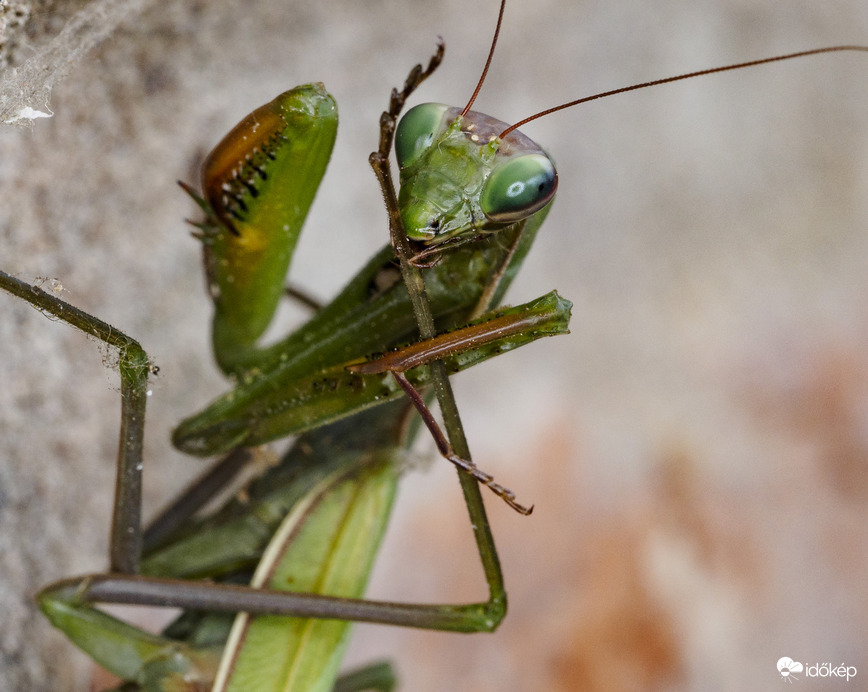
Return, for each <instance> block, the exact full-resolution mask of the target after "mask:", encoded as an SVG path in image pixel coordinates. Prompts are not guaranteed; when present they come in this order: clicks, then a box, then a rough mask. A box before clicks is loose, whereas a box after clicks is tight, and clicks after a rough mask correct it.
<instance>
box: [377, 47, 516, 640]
mask: <svg viewBox="0 0 868 692" xmlns="http://www.w3.org/2000/svg"><path fill="white" fill-rule="evenodd" d="M443 52H444V45H443V43H442V41H441V42H440V43H439V44H438V46H437V52H436V53H435V54H434V56H433V57H432V58H431V61H430V62H429V64H428V66H427V67H426V68H425V69H424V70H423V69H422V67H421V65H417V66H416V67H415V68H414V69H413V70H412V71H411V72H410V74H409V76H408V77H407V80H406V82H405V84H404V88H403V89H402V90H401V91H400V92H398V91H397V90H395V91H393V92H392V97H391V99H390V101H389V110H388V111H386V112H384V113H383V115H382V117H381V118H380V146H379V148H378V150H377V151H376V152H374V153H373V154H371V157H370V162H371V166H372V167H373V169H374V172H375V173H376V175H377V178H378V180H379V181H380V186H381V188H382V191H383V196H384V198H385V201H386V209H387V211H388V214H389V232H390V235H391V239H392V245H393V246H394V248H395V253H396V254H397V255H398V259H399V261H400V264H401V274H402V276H403V278H404V283H405V284H406V286H407V291H408V292H409V294H410V300H411V302H412V304H413V312H414V314H415V315H416V321H417V323H418V325H419V334H420V336H421V338H423V339H431V338H433V337H434V335H435V334H436V330H435V328H434V320H433V317H432V315H431V307H430V304H429V302H428V297H427V295H426V293H425V281H424V279H423V278H422V273H421V270H420V268H419V267H418V266H417V265H416V264H415V263H414V262H413V261H412V259H413V255H414V253H413V251H412V249H411V248H410V246H409V242H408V240H407V234H406V233H405V231H404V226H403V222H402V220H401V214H400V211H399V209H398V197H397V195H396V194H395V184H394V182H393V179H392V174H391V167H390V164H389V153H390V152H391V150H392V142H393V140H394V136H395V128H396V126H397V121H398V115H399V114H400V112H401V110H402V108H403V106H404V103H405V102H406V100H407V98H408V97H409V96H410V94H411V93H412V92H413V91H414V90H415V89H416V88H417V87H418V86H419V85H420V84H421V83H422V82H423V81H424V80H425V79H427V78H428V77H429V76H430V75H431V73H432V72H434V70H435V69H437V66H438V65H439V64H440V62H441V61H442V59H443ZM487 307H489V306H487V305H486V306H483V307H482V310H483V311H484V310H485V309H486V308H487ZM429 368H430V371H431V378H432V380H433V382H434V391H435V392H436V396H437V401H438V402H439V404H440V410H441V411H442V413H443V418H444V422H445V425H446V434H447V437H448V441H449V442H450V443H451V449H452V450H454V452H455V454H456V455H457V456H458V457H459V458H460V459H462V460H465V461H466V462H468V463H469V464H472V461H471V457H470V448H469V446H468V444H467V438H466V436H465V435H464V428H463V426H462V424H461V417H460V415H459V413H458V405H457V404H456V402H455V395H454V394H453V392H452V386H451V385H450V383H449V377H448V375H447V373H446V369H445V368H444V367H443V364H442V363H441V362H440V361H434V362H432V363H431V364H430V365H429ZM420 410H421V409H420ZM429 427H430V426H429ZM435 439H436V437H435ZM458 478H459V481H460V483H461V490H462V492H463V493H464V500H465V503H466V504H467V512H468V514H469V515H470V522H471V525H472V526H473V533H474V538H475V540H476V546H477V550H478V552H479V557H480V560H481V561H482V567H483V571H484V573H485V579H486V582H487V583H488V602H487V603H486V604H485V607H484V608H485V610H486V613H487V615H488V616H489V617H490V618H491V621H492V622H495V623H500V621H501V620H502V619H503V618H504V616H505V615H506V588H505V585H504V581H503V571H502V569H501V567H500V558H499V557H498V555H497V548H496V546H495V544H494V535H493V534H492V532H491V525H490V524H489V522H488V516H487V514H486V512H485V505H484V504H483V502H482V494H481V493H480V491H479V485H478V483H477V479H476V478H474V477H473V476H472V475H469V474H468V473H467V472H466V471H465V470H464V469H462V468H460V467H459V472H458Z"/></svg>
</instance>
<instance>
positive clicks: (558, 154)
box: [161, 56, 560, 499]
mask: <svg viewBox="0 0 868 692" xmlns="http://www.w3.org/2000/svg"><path fill="white" fill-rule="evenodd" d="M416 59H418V56H417V58H416ZM555 155H556V156H558V158H560V155H559V154H558V153H557V152H555ZM161 364H162V363H161ZM532 499H533V498H532Z"/></svg>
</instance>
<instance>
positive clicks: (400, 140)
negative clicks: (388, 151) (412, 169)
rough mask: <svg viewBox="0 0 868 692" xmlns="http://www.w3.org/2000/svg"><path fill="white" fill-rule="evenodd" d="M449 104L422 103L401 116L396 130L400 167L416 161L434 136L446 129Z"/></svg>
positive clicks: (397, 155) (396, 149) (397, 154)
mask: <svg viewBox="0 0 868 692" xmlns="http://www.w3.org/2000/svg"><path fill="white" fill-rule="evenodd" d="M447 110H449V106H446V105H444V104H442V103H422V104H420V105H418V106H414V107H413V108H411V109H410V110H408V111H407V113H406V114H405V115H404V117H403V118H401V121H400V122H399V123H398V128H397V130H396V131H395V156H396V157H397V159H398V167H399V168H404V167H406V166H409V165H411V164H412V163H413V162H415V161H416V160H417V159H418V158H419V156H421V154H422V152H423V151H425V150H426V149H427V148H428V147H430V146H431V143H432V142H433V141H434V138H435V137H437V135H439V134H440V133H441V132H443V130H444V129H445V125H444V118H443V115H444V113H446V111H447Z"/></svg>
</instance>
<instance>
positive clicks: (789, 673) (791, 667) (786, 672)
mask: <svg viewBox="0 0 868 692" xmlns="http://www.w3.org/2000/svg"><path fill="white" fill-rule="evenodd" d="M804 669H805V666H803V665H802V664H801V663H799V662H798V661H794V660H793V659H791V658H788V657H787V656H784V657H783V658H779V659H778V672H779V673H780V674H781V677H782V678H783V679H784V680H786V681H787V682H792V681H793V680H798V678H797V677H796V676H795V675H794V673H801V672H802V671H803V670H804Z"/></svg>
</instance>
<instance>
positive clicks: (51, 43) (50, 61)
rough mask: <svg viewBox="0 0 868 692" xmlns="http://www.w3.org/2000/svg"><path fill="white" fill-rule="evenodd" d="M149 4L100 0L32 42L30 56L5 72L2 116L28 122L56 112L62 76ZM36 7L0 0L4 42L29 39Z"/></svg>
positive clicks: (0, 82) (0, 84) (0, 78)
mask: <svg viewBox="0 0 868 692" xmlns="http://www.w3.org/2000/svg"><path fill="white" fill-rule="evenodd" d="M148 4H150V0H94V2H91V3H88V4H87V5H84V6H83V7H82V8H81V9H80V10H78V11H77V12H75V13H74V14H73V15H72V16H71V17H70V18H69V20H68V21H67V22H66V24H65V25H64V26H63V28H62V29H61V30H60V31H59V32H58V33H56V34H55V35H53V36H51V35H46V36H44V37H42V40H41V41H39V42H38V43H37V45H34V46H32V47H31V48H32V51H33V53H32V55H31V56H30V57H29V58H27V59H26V60H24V61H23V62H21V64H20V65H18V66H15V67H11V66H10V67H6V69H5V70H4V71H3V72H2V74H0V122H2V123H4V124H6V125H22V124H26V123H31V122H32V121H33V120H35V119H37V118H47V117H51V115H52V112H51V109H50V108H49V101H50V99H51V90H52V89H53V88H54V85H55V84H56V83H57V82H58V80H60V79H62V78H63V76H64V75H66V74H67V73H68V72H69V70H70V69H71V68H72V67H73V65H75V63H76V62H77V61H78V60H79V59H80V58H81V56H82V55H84V54H85V53H87V51H89V50H90V49H91V48H93V47H94V46H96V45H97V44H99V43H100V42H101V41H102V40H103V39H104V38H106V37H107V36H109V35H111V33H112V32H113V31H114V30H115V29H116V28H117V26H118V25H119V24H120V23H121V22H123V21H124V20H125V19H127V18H128V17H131V16H134V15H137V14H139V13H140V12H141V11H142V10H143V9H144V8H145V7H146V6H147V5H148ZM32 11H36V10H35V8H32V7H31V4H28V3H22V2H11V1H10V0H0V46H6V45H10V46H15V45H17V44H18V43H19V42H27V39H26V38H23V32H24V29H25V25H26V23H27V19H28V18H29V17H30V16H31V12H32ZM43 11H50V10H43ZM4 62H7V61H6V60H4ZM2 67H5V66H4V65H2V64H0V68H2Z"/></svg>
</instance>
